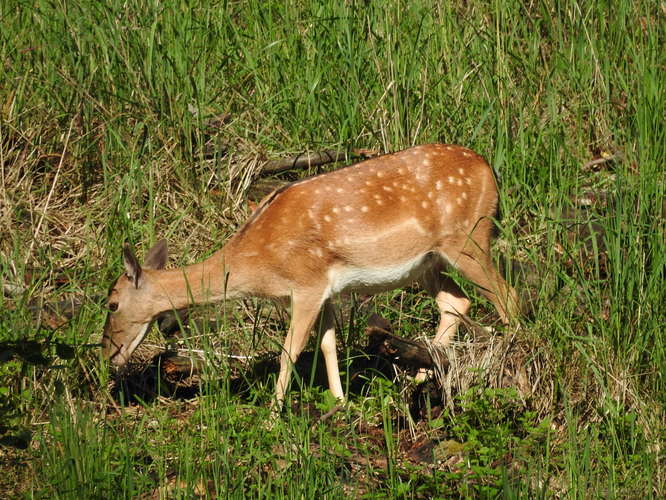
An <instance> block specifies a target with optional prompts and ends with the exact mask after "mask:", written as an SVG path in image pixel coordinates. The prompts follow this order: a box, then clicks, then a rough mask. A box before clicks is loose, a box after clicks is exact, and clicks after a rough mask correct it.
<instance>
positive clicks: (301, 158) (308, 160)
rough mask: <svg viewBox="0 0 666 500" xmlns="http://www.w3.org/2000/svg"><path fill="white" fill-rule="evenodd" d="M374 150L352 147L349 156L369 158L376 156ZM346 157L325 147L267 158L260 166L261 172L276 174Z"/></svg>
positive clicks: (316, 165) (343, 153) (341, 159)
mask: <svg viewBox="0 0 666 500" xmlns="http://www.w3.org/2000/svg"><path fill="white" fill-rule="evenodd" d="M376 155H377V152H376V151H370V150H368V149H354V150H353V151H351V152H350V153H349V157H350V158H370V157H371V156H376ZM346 159H347V153H345V152H344V151H339V150H337V149H327V150H325V151H320V152H318V153H302V154H299V155H296V156H292V157H291V158H279V159H277V160H269V161H267V162H266V163H265V164H264V166H263V167H262V168H261V173H262V174H276V173H278V172H284V171H285V170H291V169H294V168H308V167H318V166H319V165H325V164H327V163H336V162H339V161H343V160H346Z"/></svg>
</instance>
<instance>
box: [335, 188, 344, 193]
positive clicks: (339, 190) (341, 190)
mask: <svg viewBox="0 0 666 500" xmlns="http://www.w3.org/2000/svg"><path fill="white" fill-rule="evenodd" d="M335 192H336V193H344V192H345V190H344V189H342V188H338V189H336V190H335Z"/></svg>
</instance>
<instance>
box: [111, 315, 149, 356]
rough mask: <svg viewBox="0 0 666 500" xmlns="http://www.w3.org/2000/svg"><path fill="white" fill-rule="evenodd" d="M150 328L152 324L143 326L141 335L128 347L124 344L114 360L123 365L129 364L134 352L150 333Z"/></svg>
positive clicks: (140, 331)
mask: <svg viewBox="0 0 666 500" xmlns="http://www.w3.org/2000/svg"><path fill="white" fill-rule="evenodd" d="M149 326H150V322H148V323H144V324H143V325H141V329H140V330H139V333H138V334H137V335H136V337H134V338H133V339H132V340H131V342H130V343H129V345H128V346H127V347H125V345H124V344H123V346H122V347H121V348H120V349H119V350H118V354H116V356H115V357H114V358H113V359H118V360H119V361H121V360H122V361H123V364H125V363H127V362H128V361H129V358H130V356H131V355H132V353H133V352H134V350H135V349H136V348H137V347H138V346H139V344H140V343H141V341H142V340H143V338H144V337H145V336H146V333H148V327H149Z"/></svg>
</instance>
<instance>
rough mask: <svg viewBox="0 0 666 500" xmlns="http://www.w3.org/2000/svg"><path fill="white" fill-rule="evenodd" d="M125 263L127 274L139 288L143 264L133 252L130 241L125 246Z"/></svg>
mask: <svg viewBox="0 0 666 500" xmlns="http://www.w3.org/2000/svg"><path fill="white" fill-rule="evenodd" d="M123 264H125V276H127V279H129V280H130V281H132V282H133V283H134V287H135V288H139V279H140V278H141V266H140V265H139V261H138V260H136V257H135V256H134V254H133V253H132V249H131V248H130V246H129V243H125V245H124V246H123Z"/></svg>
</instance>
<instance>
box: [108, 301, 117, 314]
mask: <svg viewBox="0 0 666 500" xmlns="http://www.w3.org/2000/svg"><path fill="white" fill-rule="evenodd" d="M117 310H118V302H109V311H111V312H116V311H117Z"/></svg>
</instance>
